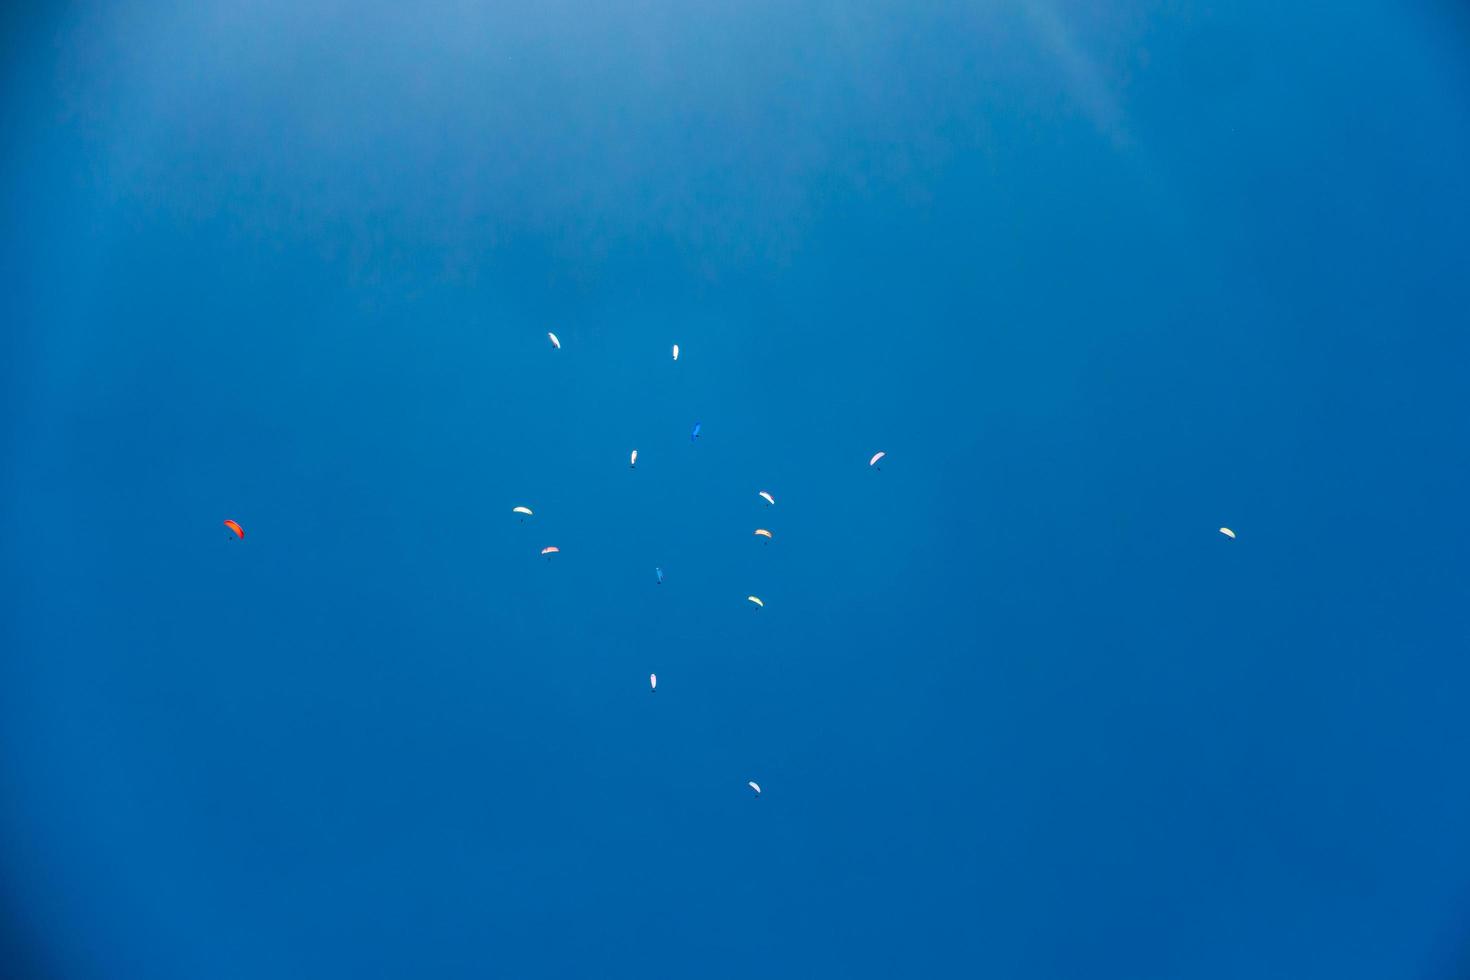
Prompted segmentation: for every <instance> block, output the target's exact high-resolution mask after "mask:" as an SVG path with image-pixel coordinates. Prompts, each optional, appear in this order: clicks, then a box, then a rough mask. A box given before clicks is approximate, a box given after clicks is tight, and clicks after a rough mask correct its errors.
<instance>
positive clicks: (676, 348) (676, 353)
mask: <svg viewBox="0 0 1470 980" xmlns="http://www.w3.org/2000/svg"><path fill="white" fill-rule="evenodd" d="M678 359H679V345H678V344H675V345H674V360H676V361H677V360H678Z"/></svg>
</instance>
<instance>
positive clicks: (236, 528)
mask: <svg viewBox="0 0 1470 980" xmlns="http://www.w3.org/2000/svg"><path fill="white" fill-rule="evenodd" d="M225 527H227V528H229V529H230V531H231V532H232V533H233V534H234V535H235V537H237V538H239V539H240V540H241V541H244V540H245V529H244V528H243V527H241V526H240V525H239V524H236V523H235V522H234V521H225Z"/></svg>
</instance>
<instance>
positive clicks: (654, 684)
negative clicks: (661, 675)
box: [648, 674, 658, 691]
mask: <svg viewBox="0 0 1470 980" xmlns="http://www.w3.org/2000/svg"><path fill="white" fill-rule="evenodd" d="M648 689H649V690H650V691H657V690H658V675H657V674H649V675H648Z"/></svg>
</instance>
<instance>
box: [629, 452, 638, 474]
mask: <svg viewBox="0 0 1470 980" xmlns="http://www.w3.org/2000/svg"><path fill="white" fill-rule="evenodd" d="M637 466H638V450H636V449H635V450H633V455H631V456H629V457H628V469H630V470H631V469H636V468H637Z"/></svg>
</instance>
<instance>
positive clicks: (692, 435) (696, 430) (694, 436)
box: [689, 422, 704, 442]
mask: <svg viewBox="0 0 1470 980" xmlns="http://www.w3.org/2000/svg"><path fill="white" fill-rule="evenodd" d="M702 428H704V423H703V422H695V423H694V430H693V431H692V432H690V433H689V441H690V442H693V441H694V440H695V439H698V438H699V430H700V429H702Z"/></svg>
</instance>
